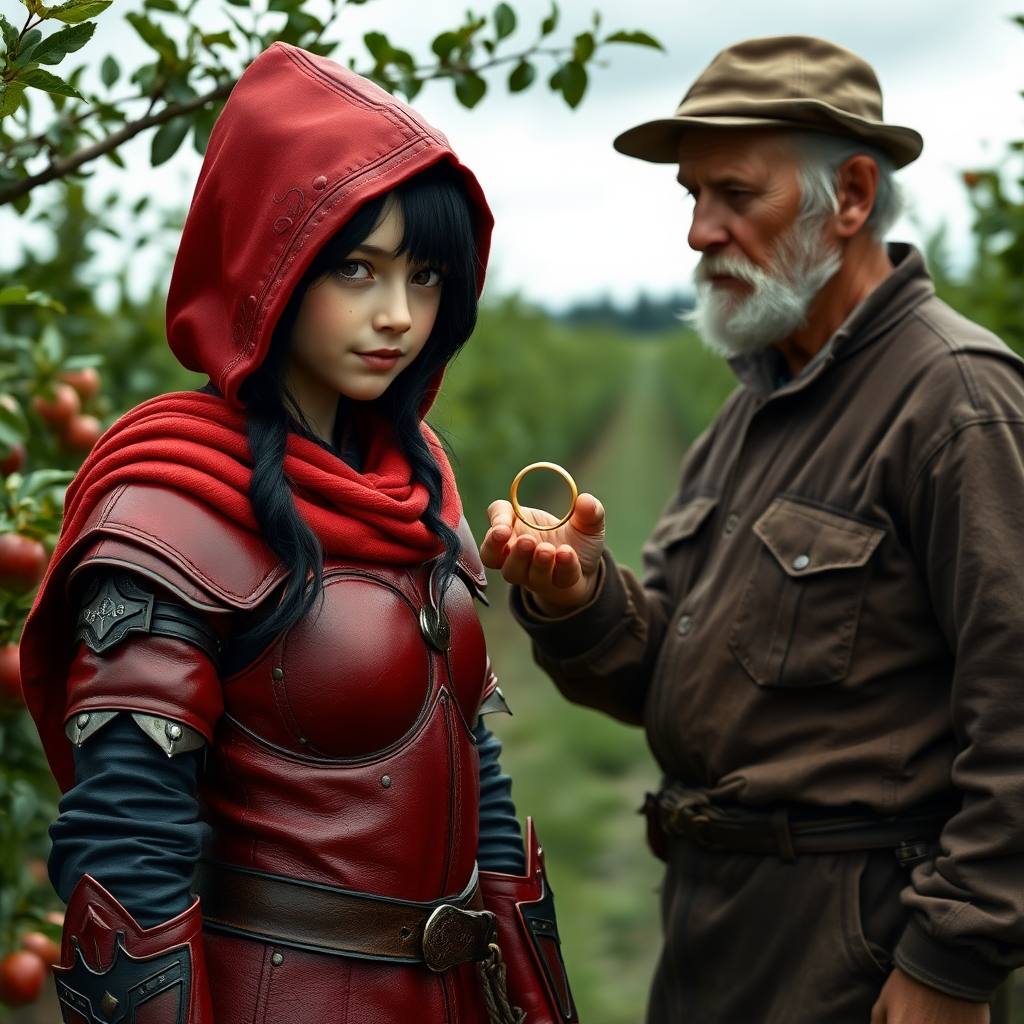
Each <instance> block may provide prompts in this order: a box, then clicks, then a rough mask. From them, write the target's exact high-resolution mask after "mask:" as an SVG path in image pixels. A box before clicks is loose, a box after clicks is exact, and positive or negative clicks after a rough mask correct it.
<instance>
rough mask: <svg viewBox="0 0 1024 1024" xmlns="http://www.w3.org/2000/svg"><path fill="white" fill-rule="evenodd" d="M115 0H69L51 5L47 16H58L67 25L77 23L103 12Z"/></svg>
mask: <svg viewBox="0 0 1024 1024" xmlns="http://www.w3.org/2000/svg"><path fill="white" fill-rule="evenodd" d="M113 2H114V0H68V2H67V3H64V4H60V5H59V6H57V7H51V8H50V9H49V10H48V11H47V12H46V15H45V17H47V18H56V19H57V20H58V21H63V22H64V24H65V25H77V24H78V23H79V22H82V21H87V20H88V19H89V18H95V17H96V16H97V15H99V14H102V13H103V12H104V11H105V10H106V9H107V8H108V7H109V6H110V5H111V4H112V3H113Z"/></svg>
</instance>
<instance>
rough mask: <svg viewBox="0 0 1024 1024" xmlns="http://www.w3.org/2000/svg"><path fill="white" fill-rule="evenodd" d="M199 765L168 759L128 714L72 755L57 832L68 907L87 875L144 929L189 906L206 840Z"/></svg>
mask: <svg viewBox="0 0 1024 1024" xmlns="http://www.w3.org/2000/svg"><path fill="white" fill-rule="evenodd" d="M202 756H203V752H202V751H201V750H199V751H193V752H191V753H186V754H178V755H177V756H175V757H168V756H167V755H166V754H165V753H164V752H163V751H162V750H161V749H160V748H159V747H158V746H157V745H156V744H155V743H154V742H153V741H152V740H151V739H150V738H149V737H148V736H147V735H146V734H145V733H144V732H143V731H142V730H141V729H140V728H139V727H138V725H136V724H135V722H134V720H133V719H132V717H131V715H130V714H128V713H127V712H122V713H121V714H119V715H118V716H117V717H116V718H115V719H113V720H112V721H110V722H108V723H107V724H106V725H105V726H103V728H101V729H100V730H99V731H98V732H96V733H95V734H94V735H93V736H90V737H89V739H87V740H86V741H85V743H83V744H82V746H81V747H78V748H77V749H76V750H75V787H74V789H72V790H70V791H69V792H68V793H67V794H66V795H65V797H64V799H63V800H62V801H61V803H60V817H59V818H57V820H56V821H55V822H54V823H53V824H52V825H51V826H50V838H51V839H52V840H53V847H52V849H51V851H50V861H49V869H50V880H51V881H52V882H53V887H54V888H55V889H56V890H57V893H58V895H59V896H60V898H61V899H62V900H64V901H65V902H67V900H68V899H69V898H70V896H71V893H72V891H73V890H74V888H75V886H76V885H77V884H78V880H79V879H80V878H81V877H82V875H84V874H89V875H92V877H93V878H95V879H96V881H97V882H99V883H100V885H102V886H103V887H104V888H105V889H107V890H108V891H109V892H110V893H111V895H113V896H114V898H115V899H116V900H117V901H118V902H119V903H120V904H121V905H122V906H123V907H124V908H125V910H127V911H128V913H129V914H131V915H132V917H133V918H135V920H136V921H137V922H138V923H139V924H140V925H141V926H142V927H143V928H152V927H153V926H154V925H158V924H162V923H163V922H164V921H169V920H170V919H171V918H173V917H176V916H177V915H178V914H180V913H182V912H183V911H185V910H187V909H188V908H189V907H190V906H191V905H192V902H193V897H192V895H191V893H190V891H189V885H190V883H191V880H192V869H193V867H194V866H195V863H196V861H198V860H199V858H200V857H201V856H202V852H203V846H204V844H205V842H206V839H207V836H208V834H209V826H207V825H205V824H204V823H203V822H201V821H200V820H199V805H198V803H197V802H196V799H195V796H194V793H195V789H196V784H197V782H198V776H199V766H200V763H201V760H202Z"/></svg>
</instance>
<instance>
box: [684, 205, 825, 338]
mask: <svg viewBox="0 0 1024 1024" xmlns="http://www.w3.org/2000/svg"><path fill="white" fill-rule="evenodd" d="M840 266H842V257H841V256H840V253H839V250H838V249H836V248H834V247H830V246H828V245H826V244H825V240H824V238H823V237H822V232H821V219H820V218H818V217H815V218H813V219H810V218H805V217H798V218H797V220H796V221H795V222H794V224H793V226H792V227H791V228H790V229H789V231H787V232H786V234H785V235H783V236H782V238H780V239H779V240H778V241H777V242H776V243H775V244H774V245H773V246H772V251H771V257H770V264H769V269H768V270H763V269H761V267H758V266H756V265H755V264H753V263H751V262H750V261H749V260H747V259H745V258H744V257H741V256H726V255H711V256H708V255H705V256H702V257H701V259H700V263H698V264H697V269H696V271H695V273H694V278H695V280H696V283H697V302H696V305H695V306H694V309H693V312H692V313H691V314H690V315H689V316H688V317H687V320H688V321H689V323H690V324H691V326H692V327H694V328H695V329H696V330H697V332H698V333H699V334H700V336H701V338H702V339H703V341H704V344H705V345H707V347H708V348H710V349H711V350H712V351H715V352H718V353H719V354H720V355H724V356H738V355H752V354H753V353H756V352H761V351H763V350H764V349H766V348H769V347H770V346H772V345H774V344H775V343H776V342H778V341H782V340H783V339H784V338H788V337H789V335H791V334H792V333H793V332H794V331H795V330H796V329H797V328H798V327H800V325H801V324H802V323H803V322H804V320H805V319H806V318H807V310H808V309H809V308H810V305H811V302H812V301H813V300H814V297H815V296H816V295H817V294H818V292H820V291H821V289H822V288H823V287H824V286H825V284H826V283H827V282H828V281H829V280H830V279H831V278H832V277H833V276H834V275H835V274H836V272H837V271H838V270H839V268H840ZM717 275H729V276H731V277H735V278H737V279H738V280H740V281H743V282H745V283H746V284H748V285H750V287H751V288H752V289H753V291H752V292H751V293H750V294H749V295H745V296H739V297H737V296H736V295H735V293H734V292H732V291H731V290H730V289H728V288H716V287H714V286H713V285H712V283H711V281H710V280H709V278H711V277H713V276H717Z"/></svg>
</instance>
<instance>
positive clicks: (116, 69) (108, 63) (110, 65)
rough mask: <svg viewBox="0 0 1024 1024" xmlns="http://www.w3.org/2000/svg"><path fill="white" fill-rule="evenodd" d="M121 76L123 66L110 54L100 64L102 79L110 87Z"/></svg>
mask: <svg viewBox="0 0 1024 1024" xmlns="http://www.w3.org/2000/svg"><path fill="white" fill-rule="evenodd" d="M120 77H121V66H120V65H119V64H118V63H117V61H116V60H114V58H113V57H111V56H110V55H109V54H108V55H107V56H106V57H104V58H103V63H102V64H101V65H100V80H101V81H102V82H103V84H104V85H105V86H106V87H107V88H108V89H109V88H110V87H111V86H112V85H113V84H114V83H115V82H116V81H117V80H118V79H119V78H120Z"/></svg>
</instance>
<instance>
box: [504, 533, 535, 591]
mask: <svg viewBox="0 0 1024 1024" xmlns="http://www.w3.org/2000/svg"><path fill="white" fill-rule="evenodd" d="M536 548H537V541H536V540H535V539H534V538H533V537H529V536H524V537H516V538H515V539H514V540H513V541H512V542H511V543H510V544H509V546H508V555H507V557H506V558H505V561H504V563H503V564H502V566H501V575H502V576H503V577H504V578H505V579H506V580H507V581H508V582H509V583H511V584H513V586H518V587H526V586H529V581H530V564H531V563H532V562H533V553H534V551H535V550H536Z"/></svg>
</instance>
